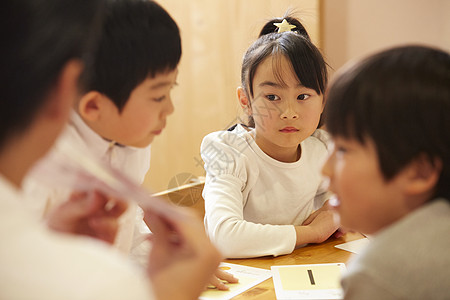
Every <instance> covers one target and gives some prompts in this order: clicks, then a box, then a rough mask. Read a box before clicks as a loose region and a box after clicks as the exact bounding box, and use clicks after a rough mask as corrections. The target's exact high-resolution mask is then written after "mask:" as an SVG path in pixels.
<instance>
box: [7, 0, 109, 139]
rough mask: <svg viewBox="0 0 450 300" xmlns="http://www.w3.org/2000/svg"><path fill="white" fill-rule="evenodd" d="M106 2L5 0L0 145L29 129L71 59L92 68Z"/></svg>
mask: <svg viewBox="0 0 450 300" xmlns="http://www.w3.org/2000/svg"><path fill="white" fill-rule="evenodd" d="M101 2H102V1H99V0H65V1H61V0H2V1H1V7H0V23H1V24H0V36H1V37H2V45H3V46H2V47H0V60H1V61H0V66H1V67H0V68H1V71H0V82H1V87H0V97H1V99H0V148H2V147H3V146H4V145H5V143H6V140H7V139H9V138H11V136H13V135H15V134H18V133H21V132H22V131H23V130H25V129H26V128H28V126H29V125H30V124H31V122H32V121H33V119H34V117H35V115H36V113H37V112H38V110H39V108H40V107H42V105H43V104H44V101H45V100H46V97H45V96H46V94H47V93H48V92H49V90H50V88H51V86H52V85H53V84H54V83H55V80H57V78H58V76H59V74H60V71H61V70H62V68H63V67H64V65H65V64H66V63H67V62H68V61H69V60H70V59H77V58H80V59H84V61H85V65H86V66H88V67H89V61H88V60H87V56H86V55H85V54H86V53H88V50H89V49H90V48H91V46H92V45H93V43H92V42H93V40H94V35H93V33H95V32H96V31H97V30H96V28H95V27H98V25H99V22H100V18H99V15H98V12H99V11H100V8H99V5H101ZM95 23H97V24H95ZM87 69H88V70H89V68H87ZM86 72H87V73H88V71H86Z"/></svg>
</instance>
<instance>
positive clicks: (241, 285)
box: [199, 263, 272, 300]
mask: <svg viewBox="0 0 450 300" xmlns="http://www.w3.org/2000/svg"><path fill="white" fill-rule="evenodd" d="M219 268H220V269H222V270H224V271H226V272H228V273H231V274H233V275H234V277H237V278H238V279H239V282H238V283H227V285H228V287H229V288H230V289H229V290H228V291H219V290H217V289H211V288H208V290H206V291H204V292H203V293H202V294H201V295H200V298H199V299H200V300H211V299H214V300H226V299H231V298H233V297H235V296H237V295H239V294H241V293H243V292H245V291H246V290H248V289H249V288H251V287H253V286H255V285H257V284H258V283H261V282H263V281H264V280H266V279H268V278H270V277H271V276H272V272H270V270H265V269H261V268H254V267H248V266H243V265H237V264H230V263H221V264H220V266H219Z"/></svg>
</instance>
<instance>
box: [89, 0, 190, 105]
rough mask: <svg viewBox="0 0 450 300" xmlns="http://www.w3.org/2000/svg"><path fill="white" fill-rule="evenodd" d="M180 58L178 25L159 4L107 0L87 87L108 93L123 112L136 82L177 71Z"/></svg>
mask: <svg viewBox="0 0 450 300" xmlns="http://www.w3.org/2000/svg"><path fill="white" fill-rule="evenodd" d="M180 57H181V39H180V32H179V29H178V26H177V24H176V23H175V21H174V20H173V19H172V18H171V16H170V15H169V14H168V13H167V12H166V11H165V10H164V9H163V8H162V7H161V6H160V5H159V4H157V3H156V2H154V1H150V0H108V1H107V2H106V12H105V22H104V26H103V31H102V34H101V37H100V41H99V47H98V51H97V53H96V55H95V59H94V61H95V65H94V72H95V75H94V77H93V79H92V80H91V81H90V82H91V84H90V85H88V90H95V91H98V92H100V93H103V94H104V95H106V96H108V97H109V98H110V99H111V100H112V101H113V102H114V103H115V105H116V106H117V108H118V109H119V111H120V110H121V109H122V108H123V107H124V106H125V104H126V102H127V100H128V98H129V96H130V93H131V91H132V90H133V89H134V88H135V87H136V86H137V85H139V84H140V83H141V82H142V81H144V80H145V79H146V78H149V77H154V76H155V75H156V74H157V73H161V72H166V71H172V70H174V69H175V68H176V67H177V65H178V63H179V61H180Z"/></svg>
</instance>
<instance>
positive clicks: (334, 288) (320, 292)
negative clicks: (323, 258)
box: [272, 263, 345, 300]
mask: <svg viewBox="0 0 450 300" xmlns="http://www.w3.org/2000/svg"><path fill="white" fill-rule="evenodd" d="M343 271H345V264H343V263H332V264H311V265H289V266H272V275H273V283H274V286H275V294H276V296H277V299H278V300H288V299H342V298H343V292H342V287H341V284H340V280H341V275H342V272H343Z"/></svg>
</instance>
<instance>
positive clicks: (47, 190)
mask: <svg viewBox="0 0 450 300" xmlns="http://www.w3.org/2000/svg"><path fill="white" fill-rule="evenodd" d="M59 139H60V140H63V141H64V142H67V143H68V144H70V145H74V146H76V147H77V148H78V149H82V150H85V151H88V152H90V153H92V154H93V155H94V156H95V157H97V158H98V159H99V160H103V161H106V162H107V163H108V164H109V165H110V166H111V167H113V168H115V169H117V170H119V171H120V172H122V173H124V174H125V175H127V176H128V177H129V178H130V179H132V180H134V181H135V182H136V183H138V184H141V183H142V182H143V180H144V177H145V174H146V173H147V171H148V169H149V167H150V146H148V147H146V148H135V147H129V146H122V145H118V144H116V143H114V142H110V141H107V140H105V139H103V138H102V137H101V136H100V135H98V134H97V133H96V132H95V131H93V130H92V129H91V128H90V127H89V126H88V125H87V124H86V123H85V122H84V121H83V120H82V119H81V117H80V116H79V115H78V114H77V113H76V112H74V111H73V112H72V114H71V117H70V122H69V124H68V125H67V126H66V128H65V130H64V132H63V133H62V134H61V136H60V137H59ZM51 151H58V150H57V148H56V147H55V148H54V149H52V150H51ZM44 160H45V158H44ZM44 162H45V161H44ZM24 191H25V195H26V197H27V199H28V200H27V201H26V204H27V205H28V207H29V208H31V210H32V211H34V212H35V213H36V214H37V215H38V216H43V215H44V214H45V212H46V211H48V210H49V209H51V208H52V207H54V206H55V205H58V204H60V203H62V202H64V201H66V200H67V198H68V196H69V195H70V193H71V192H72V191H71V190H68V189H67V188H60V187H57V186H47V185H43V184H42V183H41V182H40V180H39V178H33V177H32V176H28V177H27V178H26V179H25V182H24ZM119 222H120V227H119V231H118V233H117V236H116V240H115V242H114V244H115V246H116V247H117V248H118V249H119V250H120V251H122V252H123V253H126V254H131V255H132V256H134V258H135V259H136V260H137V261H138V262H141V263H145V260H146V258H147V256H148V251H149V249H150V248H149V247H150V246H149V242H148V241H146V236H147V235H148V234H149V233H150V230H149V229H148V227H147V225H146V224H145V222H144V221H143V212H142V209H140V208H139V207H138V206H137V205H135V204H131V202H130V204H129V207H128V209H127V211H126V212H125V213H124V214H123V215H122V216H121V217H120V220H119Z"/></svg>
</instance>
